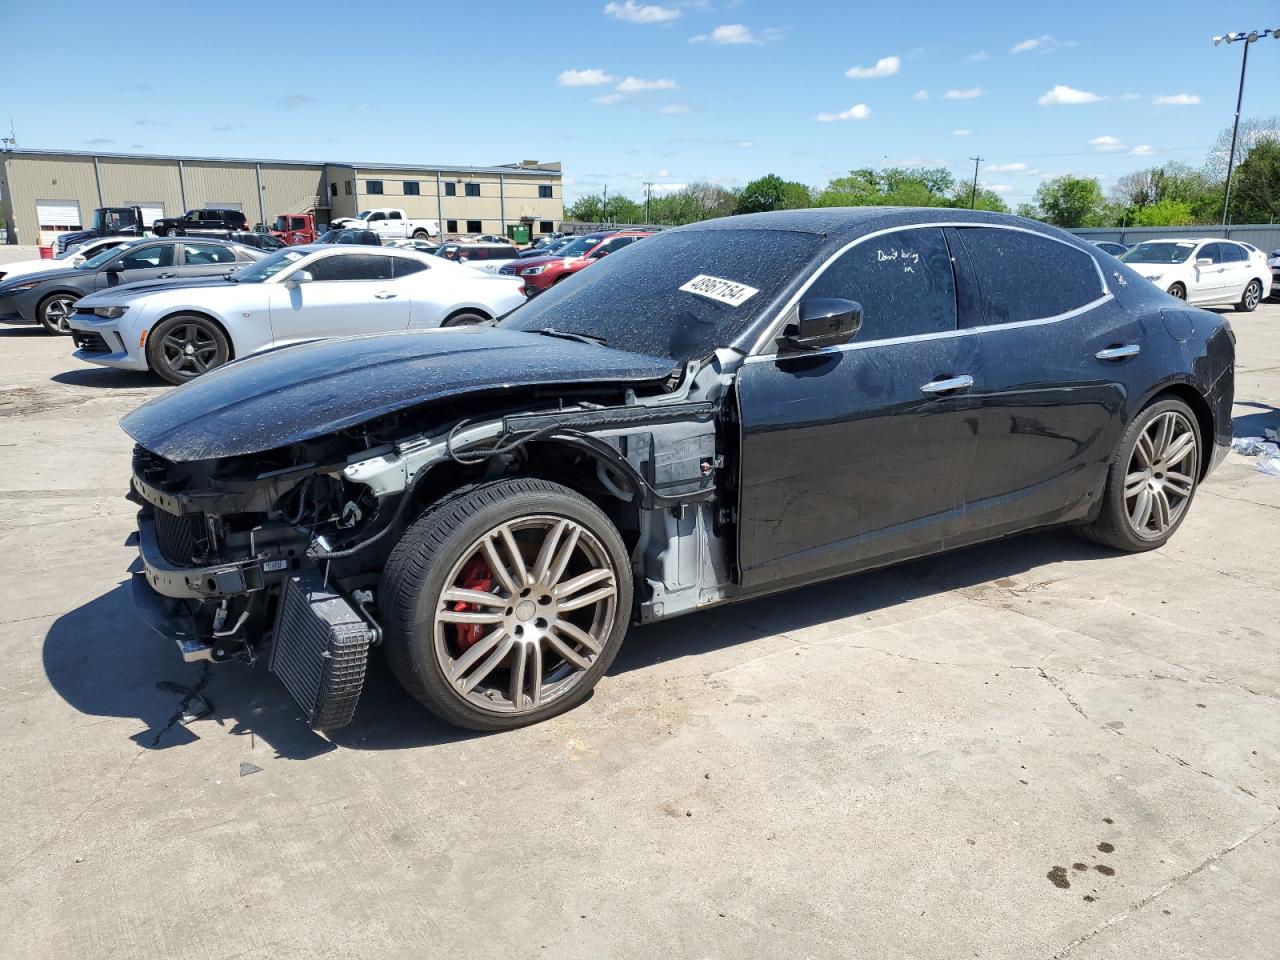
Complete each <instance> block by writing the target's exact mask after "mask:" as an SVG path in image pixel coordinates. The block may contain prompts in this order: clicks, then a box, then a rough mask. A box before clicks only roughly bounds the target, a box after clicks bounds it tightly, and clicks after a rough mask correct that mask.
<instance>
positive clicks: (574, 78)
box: [556, 67, 618, 87]
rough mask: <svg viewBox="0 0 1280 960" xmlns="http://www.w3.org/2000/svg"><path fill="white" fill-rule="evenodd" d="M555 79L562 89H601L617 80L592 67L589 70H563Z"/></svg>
mask: <svg viewBox="0 0 1280 960" xmlns="http://www.w3.org/2000/svg"><path fill="white" fill-rule="evenodd" d="M556 79H557V80H558V81H559V82H560V86H562V87H601V86H604V85H605V84H606V83H613V81H615V80H617V79H618V78H617V77H615V76H613V75H611V74H608V73H605V72H604V71H603V70H601V69H599V68H597V67H593V68H592V69H590V70H564V71H562V72H561V74H560V76H559V77H557V78H556Z"/></svg>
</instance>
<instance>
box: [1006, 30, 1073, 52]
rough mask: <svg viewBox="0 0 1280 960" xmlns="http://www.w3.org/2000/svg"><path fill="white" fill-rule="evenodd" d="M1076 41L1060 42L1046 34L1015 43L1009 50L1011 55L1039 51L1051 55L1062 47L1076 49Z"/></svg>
mask: <svg viewBox="0 0 1280 960" xmlns="http://www.w3.org/2000/svg"><path fill="white" fill-rule="evenodd" d="M1075 45H1076V42H1075V41H1074V40H1059V39H1058V38H1057V37H1054V36H1052V35H1051V34H1048V33H1046V34H1044V35H1043V36H1039V37H1031V38H1029V39H1027V40H1023V41H1021V42H1019V43H1015V44H1014V45H1013V46H1012V47H1010V48H1009V52H1010V53H1030V52H1031V51H1032V50H1039V51H1040V52H1041V53H1051V52H1053V51H1054V50H1058V49H1060V48H1062V47H1074V46H1075Z"/></svg>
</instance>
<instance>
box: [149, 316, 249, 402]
mask: <svg viewBox="0 0 1280 960" xmlns="http://www.w3.org/2000/svg"><path fill="white" fill-rule="evenodd" d="M179 341H182V342H183V343H186V344H188V345H190V347H191V351H190V352H188V351H187V350H185V349H182V348H181V347H180V344H179ZM146 353H147V366H149V367H150V368H151V369H152V370H153V371H154V372H155V373H157V374H159V375H160V376H161V377H163V378H164V379H165V380H168V381H169V382H170V383H175V384H183V383H188V382H189V381H191V380H194V379H195V378H196V377H199V376H201V375H203V374H206V373H208V372H209V371H210V370H213V369H215V368H217V367H220V366H222V365H223V364H224V363H226V362H227V361H228V360H230V359H231V345H230V343H229V342H228V341H227V335H226V334H225V333H223V332H222V328H221V327H219V326H218V325H217V324H216V323H214V322H213V321H212V320H210V319H208V318H207V317H200V316H196V315H195V314H181V313H180V314H178V315H176V316H173V317H168V318H167V319H165V320H163V321H161V322H160V323H158V324H156V325H155V326H154V327H153V328H152V329H151V332H150V333H149V334H147V350H146Z"/></svg>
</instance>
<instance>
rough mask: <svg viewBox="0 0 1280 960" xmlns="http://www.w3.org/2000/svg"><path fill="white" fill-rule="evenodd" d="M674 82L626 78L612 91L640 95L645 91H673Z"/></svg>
mask: <svg viewBox="0 0 1280 960" xmlns="http://www.w3.org/2000/svg"><path fill="white" fill-rule="evenodd" d="M676 86H677V84H676V82H675V81H674V80H643V79H641V78H640V77H626V78H625V79H624V80H623V81H622V82H621V83H619V84H618V85H617V86H616V87H614V88H613V89H615V90H617V91H618V92H619V93H641V92H643V91H645V90H674V89H676Z"/></svg>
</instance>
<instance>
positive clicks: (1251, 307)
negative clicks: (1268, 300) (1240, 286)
mask: <svg viewBox="0 0 1280 960" xmlns="http://www.w3.org/2000/svg"><path fill="white" fill-rule="evenodd" d="M1261 302H1262V283H1261V282H1260V281H1258V280H1250V281H1249V285H1248V286H1247V287H1245V288H1244V296H1243V297H1241V298H1240V302H1239V303H1237V304H1236V309H1237V310H1239V311H1240V312H1241V313H1253V311H1255V310H1257V309H1258V304H1260V303H1261Z"/></svg>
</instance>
